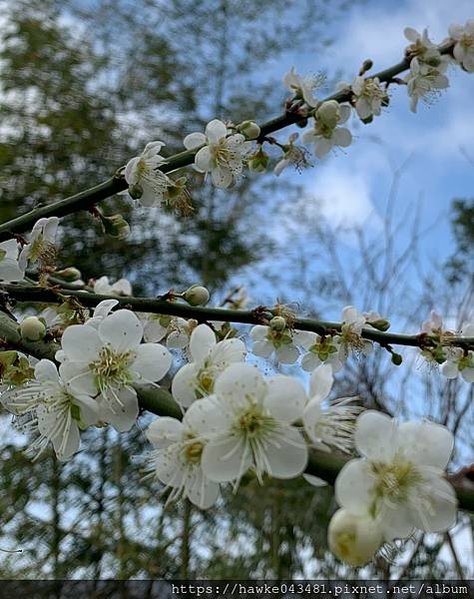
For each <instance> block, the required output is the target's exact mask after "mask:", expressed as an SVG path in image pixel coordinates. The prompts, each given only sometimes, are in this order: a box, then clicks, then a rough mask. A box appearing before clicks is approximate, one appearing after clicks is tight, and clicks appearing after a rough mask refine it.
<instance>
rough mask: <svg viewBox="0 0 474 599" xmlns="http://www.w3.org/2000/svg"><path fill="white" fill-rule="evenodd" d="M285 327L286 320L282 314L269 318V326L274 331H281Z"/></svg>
mask: <svg viewBox="0 0 474 599" xmlns="http://www.w3.org/2000/svg"><path fill="white" fill-rule="evenodd" d="M285 327H286V320H285V319H284V318H283V316H274V317H273V318H272V319H271V320H270V328H271V329H273V330H274V331H283V330H284V329H285Z"/></svg>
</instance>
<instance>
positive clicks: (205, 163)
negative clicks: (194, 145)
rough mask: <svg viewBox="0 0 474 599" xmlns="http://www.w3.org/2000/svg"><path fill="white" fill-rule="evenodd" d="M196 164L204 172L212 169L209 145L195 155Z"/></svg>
mask: <svg viewBox="0 0 474 599" xmlns="http://www.w3.org/2000/svg"><path fill="white" fill-rule="evenodd" d="M194 164H195V165H196V167H197V168H198V169H199V170H200V171H201V172H203V173H206V172H207V171H210V170H211V169H212V156H211V151H210V149H209V146H204V148H201V149H200V150H199V151H198V153H197V154H196V156H195V157H194Z"/></svg>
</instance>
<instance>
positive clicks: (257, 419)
mask: <svg viewBox="0 0 474 599" xmlns="http://www.w3.org/2000/svg"><path fill="white" fill-rule="evenodd" d="M273 425H274V420H273V418H271V417H270V416H266V415H265V414H264V413H263V411H262V409H261V407H260V406H257V405H255V404H253V405H251V406H250V407H249V408H248V409H247V410H245V411H244V412H243V413H242V414H241V415H240V418H239V420H238V431H239V433H240V434H241V435H244V436H245V437H246V438H255V437H259V436H264V435H265V434H266V433H267V432H269V431H270V430H272V428H273Z"/></svg>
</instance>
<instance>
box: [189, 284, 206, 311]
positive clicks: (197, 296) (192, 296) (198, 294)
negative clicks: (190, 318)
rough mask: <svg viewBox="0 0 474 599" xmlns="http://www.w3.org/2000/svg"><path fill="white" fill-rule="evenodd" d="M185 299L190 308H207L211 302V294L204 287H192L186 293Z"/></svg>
mask: <svg viewBox="0 0 474 599" xmlns="http://www.w3.org/2000/svg"><path fill="white" fill-rule="evenodd" d="M183 297H184V299H185V300H186V301H187V302H188V304H189V305H190V306H205V305H206V304H207V302H208V301H209V298H210V294H209V291H208V290H207V289H206V288H205V287H203V286H202V285H191V287H190V288H189V289H187V290H186V291H185V292H184V295H183Z"/></svg>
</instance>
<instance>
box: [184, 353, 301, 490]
mask: <svg viewBox="0 0 474 599" xmlns="http://www.w3.org/2000/svg"><path fill="white" fill-rule="evenodd" d="M306 401H307V398H306V393H305V390H304V388H303V386H302V385H301V384H300V383H299V382H298V381H297V380H295V379H293V378H291V377H288V376H284V375H277V376H275V377H273V378H270V379H267V380H266V379H265V378H264V377H263V376H262V374H261V373H260V372H259V371H258V369H257V368H256V367H255V366H252V365H250V364H232V365H230V366H229V367H228V368H227V369H226V370H225V371H224V372H223V373H222V374H221V375H219V377H218V378H217V380H216V382H215V385H214V395H212V396H210V397H207V398H204V399H201V400H200V401H197V402H195V403H194V404H193V406H192V408H191V409H192V410H193V418H194V420H195V422H196V426H197V428H198V430H199V432H200V434H201V436H203V437H205V438H206V439H207V443H206V445H205V447H204V449H203V452H202V461H201V463H202V468H203V471H204V474H205V475H206V476H207V477H208V478H210V479H211V480H214V481H215V482H225V481H234V483H235V486H236V487H237V485H238V484H239V482H240V479H241V478H242V476H243V475H244V474H245V473H246V472H247V470H248V469H249V468H253V469H254V470H255V473H256V476H257V478H258V480H259V481H260V482H262V479H263V475H264V474H268V475H269V476H272V477H275V478H282V479H287V478H293V477H296V476H299V475H300V474H302V472H303V471H304V469H305V467H306V463H307V460H308V449H307V446H306V442H305V440H304V438H303V435H302V434H301V432H300V431H299V430H298V429H297V428H296V426H294V423H295V422H296V421H297V420H299V419H300V418H301V416H302V414H303V410H304V406H305V404H306Z"/></svg>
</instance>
